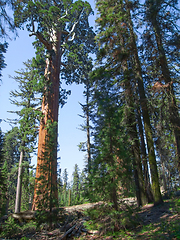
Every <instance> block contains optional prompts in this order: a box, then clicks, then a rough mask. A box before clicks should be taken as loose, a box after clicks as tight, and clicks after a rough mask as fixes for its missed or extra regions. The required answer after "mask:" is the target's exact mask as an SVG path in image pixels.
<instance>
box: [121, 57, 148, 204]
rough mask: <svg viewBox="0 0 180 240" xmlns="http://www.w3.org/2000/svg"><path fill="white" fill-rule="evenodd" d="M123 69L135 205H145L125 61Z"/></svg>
mask: <svg viewBox="0 0 180 240" xmlns="http://www.w3.org/2000/svg"><path fill="white" fill-rule="evenodd" d="M122 66H123V71H124V79H125V82H124V86H125V99H126V106H127V109H126V110H127V113H126V115H127V116H126V118H127V126H128V133H129V136H130V143H131V150H132V154H133V168H134V178H135V184H136V197H137V205H138V206H141V205H145V204H146V203H147V197H146V194H145V186H144V179H143V173H142V163H141V157H140V146H139V141H138V134H137V129H136V119H135V113H134V102H133V93H132V89H131V83H130V76H129V70H128V67H127V63H125V62H124V64H122Z"/></svg>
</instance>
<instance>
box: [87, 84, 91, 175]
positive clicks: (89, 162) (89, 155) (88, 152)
mask: <svg viewBox="0 0 180 240" xmlns="http://www.w3.org/2000/svg"><path fill="white" fill-rule="evenodd" d="M86 87H87V92H86V127H87V155H88V173H89V174H90V173H91V144H90V125H89V88H90V86H89V83H88V84H87V85H86Z"/></svg>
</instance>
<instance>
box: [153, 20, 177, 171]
mask: <svg viewBox="0 0 180 240" xmlns="http://www.w3.org/2000/svg"><path fill="white" fill-rule="evenodd" d="M151 21H152V25H153V28H154V32H155V37H156V43H157V47H158V51H159V60H160V66H161V71H162V74H163V78H164V81H165V84H166V92H167V95H168V103H169V114H170V122H171V124H172V128H173V131H174V136H175V140H176V149H177V159H178V169H179V172H180V117H179V112H178V106H177V103H176V98H175V94H174V89H173V82H172V80H171V75H170V71H169V67H168V63H167V59H166V55H165V51H164V48H163V43H162V37H161V31H160V28H159V24H158V22H157V19H156V16H154V17H153V19H152V20H151Z"/></svg>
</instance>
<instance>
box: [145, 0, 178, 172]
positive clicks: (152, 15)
mask: <svg viewBox="0 0 180 240" xmlns="http://www.w3.org/2000/svg"><path fill="white" fill-rule="evenodd" d="M145 7H146V11H145V14H144V19H145V20H146V21H147V26H148V29H147V32H148V31H149V32H151V33H152V32H153V35H154V42H155V43H156V52H157V58H158V63H159V68H160V73H159V76H158V77H159V81H158V82H156V85H154V87H156V86H157V87H158V86H159V88H160V90H163V91H165V93H166V94H167V100H168V108H169V121H170V124H171V126H172V129H173V132H174V136H175V141H176V150H177V159H178V168H179V171H180V117H179V111H178V105H177V100H176V96H175V88H176V85H177V83H176V81H177V80H176V79H177V77H178V75H177V71H174V66H173V65H172V63H173V64H176V65H177V61H174V59H173V58H172V57H171V52H172V46H173V43H172V42H174V44H175V45H176V43H175V42H176V40H175V41H174V40H173V41H172V39H177V38H178V35H179V30H180V29H179V26H178V20H179V9H178V2H177V1H172V2H171V1H167V2H166V1H156V0H152V1H146V2H145ZM148 35H150V33H148ZM151 38H152V37H151ZM169 43H170V44H169ZM167 54H168V56H167ZM168 58H170V59H172V62H171V61H168ZM156 90H157V89H156Z"/></svg>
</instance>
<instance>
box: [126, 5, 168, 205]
mask: <svg viewBox="0 0 180 240" xmlns="http://www.w3.org/2000/svg"><path fill="white" fill-rule="evenodd" d="M127 6H128V3H127ZM127 13H128V15H129V30H130V38H131V42H132V49H133V55H134V62H135V68H134V73H135V78H136V80H137V83H138V89H139V96H140V104H141V109H142V115H143V121H144V129H145V134H146V141H147V148H148V158H149V164H150V169H151V179H152V191H153V197H154V204H155V205H157V204H159V203H161V202H163V200H162V196H161V192H160V186H159V177H158V170H157V163H156V156H155V150H154V142H153V136H152V129H151V124H150V118H149V112H148V104H147V98H146V95H145V90H144V83H143V78H142V71H141V64H140V60H139V56H138V51H137V46H136V40H135V34H134V29H133V23H132V20H131V13H130V9H129V8H128V7H127Z"/></svg>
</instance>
